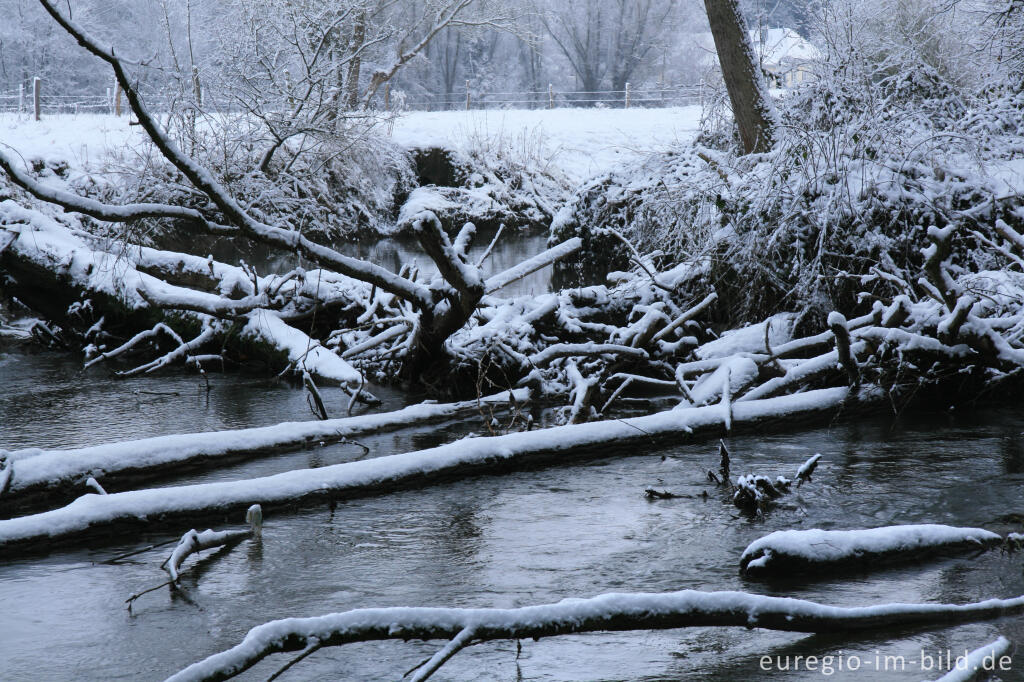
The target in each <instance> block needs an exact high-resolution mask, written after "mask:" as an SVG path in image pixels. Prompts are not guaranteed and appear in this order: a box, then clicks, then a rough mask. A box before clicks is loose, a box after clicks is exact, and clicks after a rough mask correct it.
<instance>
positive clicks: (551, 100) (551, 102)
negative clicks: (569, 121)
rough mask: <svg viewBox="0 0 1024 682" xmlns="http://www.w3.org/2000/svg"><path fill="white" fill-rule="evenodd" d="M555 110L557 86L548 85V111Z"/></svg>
mask: <svg viewBox="0 0 1024 682" xmlns="http://www.w3.org/2000/svg"><path fill="white" fill-rule="evenodd" d="M554 108H555V86H553V85H552V84H551V83H548V109H554Z"/></svg>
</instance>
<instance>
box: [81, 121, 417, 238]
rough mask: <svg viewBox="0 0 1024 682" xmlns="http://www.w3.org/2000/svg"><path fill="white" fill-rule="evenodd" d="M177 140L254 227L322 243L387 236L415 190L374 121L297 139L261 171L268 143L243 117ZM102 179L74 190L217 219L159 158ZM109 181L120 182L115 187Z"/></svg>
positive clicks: (137, 159) (115, 167)
mask: <svg viewBox="0 0 1024 682" xmlns="http://www.w3.org/2000/svg"><path fill="white" fill-rule="evenodd" d="M173 131H177V132H179V133H180V129H178V128H175V129H173ZM178 141H179V142H180V143H181V146H182V148H186V149H190V150H191V155H192V156H193V157H194V158H196V159H197V160H198V161H199V162H200V163H202V164H203V165H205V166H206V167H207V168H209V169H210V170H211V171H212V172H213V173H214V174H215V175H216V177H217V178H218V180H220V181H221V182H222V183H223V184H224V185H225V186H226V187H227V188H228V189H229V190H230V191H231V192H232V194H233V195H234V196H235V197H236V199H237V200H238V202H239V203H240V204H242V205H243V206H245V207H246V208H247V209H248V210H249V211H250V212H251V213H252V214H253V215H254V216H256V217H257V218H258V219H260V220H262V221H264V222H268V223H272V224H278V225H282V226H287V227H289V228H291V229H296V230H299V231H302V232H303V233H305V234H309V235H313V236H317V237H320V238H328V239H330V238H339V237H343V236H351V235H353V234H356V233H374V232H384V231H387V229H388V227H389V226H390V224H391V223H392V222H393V220H394V217H395V209H396V205H397V204H399V203H400V202H401V201H402V200H404V198H405V197H406V196H407V195H408V193H409V192H410V191H411V190H412V188H413V187H414V186H415V173H414V171H413V167H412V162H411V160H410V158H409V156H408V154H407V153H406V152H405V151H404V150H402V149H400V148H398V147H397V146H396V145H394V144H393V143H391V141H390V140H388V139H387V138H386V137H385V136H384V135H383V134H381V133H380V131H379V126H376V125H374V120H373V119H369V118H368V119H366V120H365V121H360V122H358V123H355V124H353V125H351V126H349V127H346V128H340V129H339V130H338V132H337V133H336V134H335V135H332V136H329V137H323V138H320V137H314V136H313V135H307V136H297V137H295V138H293V139H292V140H289V142H288V143H287V144H285V145H282V146H281V148H279V149H278V150H277V151H276V153H275V154H274V156H273V158H272V160H271V162H270V163H269V164H268V165H267V166H266V167H265V168H261V165H262V163H261V162H262V160H263V158H264V155H265V154H266V152H267V149H268V147H269V145H270V142H269V141H268V140H267V139H266V137H265V136H264V135H263V134H262V133H261V132H260V128H259V127H258V126H257V125H256V124H255V123H254V122H253V121H251V120H249V119H248V118H246V117H245V116H216V117H210V118H208V119H207V120H206V121H205V122H204V124H203V125H200V126H197V129H196V134H195V136H194V138H191V139H190V136H186V135H184V134H179V136H178ZM186 145H187V146H186ZM101 175H106V176H108V179H107V180H96V179H95V178H82V179H80V180H79V181H78V182H76V183H75V184H76V185H77V186H76V187H75V189H76V190H77V191H79V192H83V193H88V194H92V195H94V196H98V197H99V198H101V199H103V200H105V201H108V202H111V203H126V202H141V201H151V202H160V203H170V204H177V205H185V206H192V207H195V208H199V209H210V210H211V211H214V209H213V207H212V206H210V205H209V203H208V201H207V199H206V197H204V196H202V195H200V194H199V193H198V192H196V191H195V190H194V189H193V188H192V187H191V186H190V185H189V184H188V183H187V182H186V181H184V179H183V178H182V176H181V174H180V172H179V171H178V170H177V169H175V168H174V167H173V166H171V165H170V164H169V163H167V162H166V161H165V160H164V159H163V157H162V156H160V155H159V153H157V152H155V151H153V150H149V151H148V152H143V153H139V152H138V150H137V149H133V150H131V151H126V152H125V154H124V155H122V156H121V158H120V159H119V160H118V161H117V162H115V163H111V164H109V165H108V166H107V167H106V168H104V169H102V173H101ZM111 176H113V177H116V178H117V180H116V181H113V182H111V181H109V177H111ZM134 229H136V230H137V231H138V232H140V233H142V234H139V235H138V236H144V235H145V233H146V231H147V230H153V231H154V232H153V234H152V235H151V236H154V237H159V232H157V231H156V230H157V229H158V228H157V227H156V225H148V224H145V225H137V226H135V227H134Z"/></svg>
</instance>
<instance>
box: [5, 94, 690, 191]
mask: <svg viewBox="0 0 1024 682" xmlns="http://www.w3.org/2000/svg"><path fill="white" fill-rule="evenodd" d="M700 114H701V108H700V107H699V106H690V107H670V108H665V109H538V110H491V111H437V112H429V111H414V112H408V113H406V114H403V115H402V116H400V117H399V118H398V119H397V120H396V121H395V124H394V128H393V131H392V134H391V137H392V139H393V140H394V141H395V142H396V143H397V144H399V145H401V146H403V147H408V148H412V147H424V146H443V147H447V148H455V149H461V150H470V149H484V150H491V151H497V150H498V149H511V150H512V152H513V153H514V154H515V155H517V156H518V157H519V158H534V159H536V160H537V162H538V163H542V164H544V163H552V164H554V165H555V166H556V167H557V168H558V169H560V170H561V171H562V172H564V173H566V174H567V175H568V176H569V177H570V179H572V180H576V181H582V180H585V179H586V178H587V177H589V176H591V175H594V174H597V173H602V172H605V171H607V170H610V169H611V168H613V167H615V166H617V165H619V164H622V163H626V162H628V161H630V160H632V159H634V158H637V157H639V156H642V155H644V154H647V153H650V152H653V151H658V150H664V149H666V148H667V147H669V146H671V145H674V144H676V143H679V142H687V141H689V140H692V139H693V138H694V137H695V136H696V135H697V132H698V129H699V125H700ZM143 138H144V133H143V131H142V130H141V129H140V128H139V126H129V125H128V117H127V116H122V117H120V118H115V117H113V116H110V115H107V114H79V115H71V114H65V115H57V116H44V117H43V120H42V121H38V122H37V121H34V120H32V118H31V117H30V116H25V115H17V114H0V145H3V146H8V145H9V146H10V147H12V148H13V149H15V150H17V151H18V152H19V153H20V154H21V155H22V156H23V157H25V158H26V159H31V158H42V159H47V160H64V161H67V162H68V163H69V164H70V165H72V166H73V167H79V168H80V167H84V166H87V165H89V164H91V163H96V162H98V161H101V160H102V159H103V157H104V156H105V155H107V154H109V153H111V152H112V151H115V150H117V149H119V148H122V147H123V146H124V144H125V143H127V142H138V141H140V140H142V139H143Z"/></svg>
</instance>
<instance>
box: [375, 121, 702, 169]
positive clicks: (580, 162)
mask: <svg viewBox="0 0 1024 682" xmlns="http://www.w3.org/2000/svg"><path fill="white" fill-rule="evenodd" d="M700 116H701V109H700V107H699V106H689V107H669V108H664V109H538V110H518V109H517V110H500V111H486V110H485V111H472V110H471V111H439V112H424V111H420V112H410V113H406V114H403V115H402V116H400V117H399V118H398V120H397V121H396V122H395V127H394V132H393V133H392V137H393V139H394V140H395V142H397V143H398V144H399V145H401V146H403V147H406V148H409V149H412V148H424V147H432V146H438V147H444V148H449V149H455V150H458V151H467V150H469V149H471V148H474V147H485V148H490V149H497V148H498V147H499V146H508V145H512V146H517V147H519V148H522V147H524V146H527V147H531V148H532V149H531V152H532V153H533V154H534V155H535V157H536V159H537V161H538V163H540V164H552V165H554V166H555V167H557V168H559V169H560V170H561V171H562V172H564V173H565V174H566V175H568V176H569V177H570V178H571V179H573V180H576V181H582V180H584V179H586V178H588V177H590V176H592V175H596V174H598V173H602V172H605V171H608V170H611V169H612V168H614V167H616V166H619V165H622V164H624V163H627V162H629V161H632V160H635V159H637V158H640V157H642V156H644V155H646V154H649V153H651V152H654V151H660V150H665V149H667V148H669V147H671V146H674V145H676V144H677V143H681V142H688V141H690V140H692V139H693V138H694V137H696V135H697V133H698V132H699V125H700Z"/></svg>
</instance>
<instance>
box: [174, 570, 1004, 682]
mask: <svg viewBox="0 0 1024 682" xmlns="http://www.w3.org/2000/svg"><path fill="white" fill-rule="evenodd" d="M1022 612H1024V597H1016V598H1013V599H989V600H987V601H983V602H976V603H972V604H964V605H953V604H884V605H875V606H863V607H838V606H826V605H823V604H818V603H815V602H811V601H805V600H802V599H790V598H785V597H765V596H761V595H754V594H747V593H744V592H698V591H694V590H685V591H682V592H669V593H664V594H604V595H601V596H598V597H593V598H591V599H573V600H565V601H562V602H558V603H557V604H544V605H539V606H527V607H522V608H517V609H454V608H453V609H444V608H412V607H395V608H382V609H358V610H354V611H348V612H346V613H334V614H329V615H326V616H320V617H316V618H289V619H286V620H277V621H272V622H269V623H265V624H263V625H260V626H257V627H255V628H253V629H252V630H250V631H249V633H248V634H247V635H246V636H245V639H244V640H242V642H240V643H239V644H237V645H236V646H234V647H233V648H231V649H228V650H227V651H223V652H221V653H218V654H214V655H213V656H210V657H209V658H206V659H204V660H202V661H199V662H197V663H193V664H192V665H191V666H189V667H188V668H185V669H184V670H182V671H181V672H179V673H177V674H175V675H172V676H171V677H170V678H168V682H200V681H203V682H212V681H213V680H226V679H230V678H232V677H235V676H236V675H239V674H240V673H242V672H244V671H246V670H248V669H249V668H251V667H252V666H254V665H256V663H258V662H260V661H261V660H263V659H265V658H266V657H268V656H270V655H272V654H275V653H281V652H288V651H302V650H304V649H307V648H309V647H310V646H314V645H315V646H317V648H322V647H325V646H339V645H343V644H349V643H352V642H367V641H377V640H389V639H396V640H397V639H400V640H410V639H421V640H432V639H448V640H454V639H455V638H459V639H460V640H461V644H462V646H465V645H466V644H469V643H471V642H486V641H491V640H499V639H505V640H507V639H526V638H534V639H539V638H541V637H552V636H557V635H566V634H572V633H580V632H622V631H629V630H667V629H675V628H687V627H709V626H719V627H743V628H764V629H768V630H780V631H784V632H810V633H828V634H835V633H840V632H864V631H872V630H877V629H880V628H898V627H939V626H947V625H951V624H955V623H969V622H977V621H982V620H990V619H994V618H1000V617H1003V616H1009V615H1014V614H1018V613H1022ZM459 648H461V647H459Z"/></svg>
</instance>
